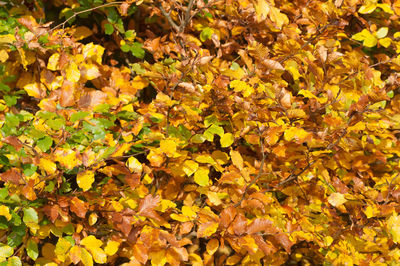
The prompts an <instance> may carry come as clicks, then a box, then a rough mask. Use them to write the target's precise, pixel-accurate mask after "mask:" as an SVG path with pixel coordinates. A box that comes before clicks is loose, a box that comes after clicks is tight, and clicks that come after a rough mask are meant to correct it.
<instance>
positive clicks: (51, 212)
mask: <svg viewBox="0 0 400 266" xmlns="http://www.w3.org/2000/svg"><path fill="white" fill-rule="evenodd" d="M59 209H60V208H59V206H58V205H45V206H44V207H43V212H44V213H45V214H46V215H47V217H49V218H50V221H51V222H52V223H54V222H55V220H56V219H57V218H58V215H59Z"/></svg>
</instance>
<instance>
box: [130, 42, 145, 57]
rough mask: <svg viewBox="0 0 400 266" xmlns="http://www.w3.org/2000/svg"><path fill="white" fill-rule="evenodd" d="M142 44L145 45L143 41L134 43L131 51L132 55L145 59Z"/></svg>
mask: <svg viewBox="0 0 400 266" xmlns="http://www.w3.org/2000/svg"><path fill="white" fill-rule="evenodd" d="M142 46H143V45H142V44H141V43H138V42H135V43H133V44H132V45H131V53H132V55H133V56H135V57H137V58H140V59H143V58H144V54H145V51H144V50H143V49H142Z"/></svg>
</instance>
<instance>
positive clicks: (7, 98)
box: [3, 95, 19, 107]
mask: <svg viewBox="0 0 400 266" xmlns="http://www.w3.org/2000/svg"><path fill="white" fill-rule="evenodd" d="M18 98H19V97H18V96H11V95H4V97H3V99H4V101H5V102H6V104H7V106H8V107H11V106H14V105H16V104H17V99H18Z"/></svg>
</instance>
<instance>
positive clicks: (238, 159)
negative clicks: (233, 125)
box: [229, 150, 243, 170]
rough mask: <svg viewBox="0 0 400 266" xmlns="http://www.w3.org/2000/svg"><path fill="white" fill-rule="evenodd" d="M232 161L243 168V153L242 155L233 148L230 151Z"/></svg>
mask: <svg viewBox="0 0 400 266" xmlns="http://www.w3.org/2000/svg"><path fill="white" fill-rule="evenodd" d="M229 154H230V155H231V159H232V163H233V165H234V166H236V167H237V168H238V169H239V170H242V169H243V158H242V155H240V152H238V151H234V150H231V151H230V153H229Z"/></svg>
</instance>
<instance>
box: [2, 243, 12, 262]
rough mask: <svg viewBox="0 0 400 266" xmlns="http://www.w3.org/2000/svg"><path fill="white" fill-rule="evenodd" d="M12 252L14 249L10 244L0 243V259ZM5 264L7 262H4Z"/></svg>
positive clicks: (10, 254)
mask: <svg viewBox="0 0 400 266" xmlns="http://www.w3.org/2000/svg"><path fill="white" fill-rule="evenodd" d="M13 254H14V249H13V248H12V247H10V246H7V245H4V244H1V246H0V259H4V258H7V257H10V256H12V255H13ZM6 265H7V264H6Z"/></svg>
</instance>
